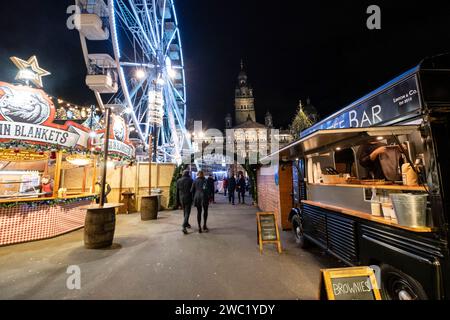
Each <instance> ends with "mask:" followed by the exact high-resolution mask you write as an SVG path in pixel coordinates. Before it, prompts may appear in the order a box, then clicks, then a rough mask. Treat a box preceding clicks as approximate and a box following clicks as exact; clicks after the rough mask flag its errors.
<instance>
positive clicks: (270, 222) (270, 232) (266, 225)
mask: <svg viewBox="0 0 450 320" xmlns="http://www.w3.org/2000/svg"><path fill="white" fill-rule="evenodd" d="M256 220H257V225H258V244H259V248H260V252H262V249H263V244H264V243H274V244H276V245H277V247H278V252H279V253H281V242H280V234H279V232H278V225H277V223H276V219H275V213H274V212H258V213H257V214H256Z"/></svg>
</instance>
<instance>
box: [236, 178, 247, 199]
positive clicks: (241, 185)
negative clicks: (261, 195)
mask: <svg viewBox="0 0 450 320" xmlns="http://www.w3.org/2000/svg"><path fill="white" fill-rule="evenodd" d="M245 187H246V182H245V178H244V174H243V173H242V172H240V173H239V178H238V181H237V188H236V189H237V193H238V200H239V203H241V199H242V204H244V203H245V201H244V198H245Z"/></svg>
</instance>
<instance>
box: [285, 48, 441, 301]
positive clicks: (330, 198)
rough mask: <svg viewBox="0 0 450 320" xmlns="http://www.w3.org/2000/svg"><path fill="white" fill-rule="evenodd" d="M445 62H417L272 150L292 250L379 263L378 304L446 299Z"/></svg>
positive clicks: (353, 261)
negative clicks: (284, 180)
mask: <svg viewBox="0 0 450 320" xmlns="http://www.w3.org/2000/svg"><path fill="white" fill-rule="evenodd" d="M449 62H450V57H449V55H441V56H436V57H433V58H427V59H424V60H423V61H422V62H421V63H420V64H419V65H418V66H417V67H415V68H413V69H411V70H409V71H407V72H405V73H404V74H402V75H400V76H398V77H397V78H395V79H393V80H392V81H390V82H388V83H386V84H385V85H383V86H381V87H380V88H378V89H377V90H375V91H373V92H371V93H369V94H367V95H366V96H364V97H362V98H361V99H359V100H357V101H356V102H354V103H352V104H350V105H348V106H347V107H345V108H343V109H342V110H340V111H338V112H336V113H335V114H333V115H331V116H329V117H327V118H325V119H323V120H322V121H320V122H318V123H316V124H315V125H313V126H312V127H310V128H308V129H307V130H305V131H303V132H302V133H301V136H300V138H299V140H297V141H295V142H293V143H291V144H290V145H288V146H286V147H285V148H283V149H281V150H280V151H279V152H278V153H277V156H279V158H280V161H281V162H282V163H283V162H292V163H293V164H294V165H293V176H294V179H293V181H294V183H293V186H294V187H293V188H294V190H293V202H294V209H292V211H291V213H290V215H289V221H290V222H291V223H292V229H293V232H294V234H295V238H296V240H297V242H298V243H299V245H300V246H301V247H302V248H307V246H308V245H311V244H314V245H316V246H319V247H320V248H322V249H324V250H325V251H326V252H328V253H329V254H331V255H333V256H335V257H336V258H338V259H339V260H341V261H342V262H344V263H345V264H347V265H349V266H358V265H366V266H374V265H376V266H379V267H380V269H381V289H382V292H383V295H384V298H386V299H394V300H396V299H400V300H412V299H449V298H450V259H449V247H448V241H449V226H448V220H449V217H450V172H449V170H450V154H449V150H450V122H449V118H450V63H449Z"/></svg>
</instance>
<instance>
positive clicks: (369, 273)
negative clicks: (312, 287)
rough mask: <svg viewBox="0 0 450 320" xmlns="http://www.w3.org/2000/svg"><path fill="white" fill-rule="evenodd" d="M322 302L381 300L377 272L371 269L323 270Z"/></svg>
mask: <svg viewBox="0 0 450 320" xmlns="http://www.w3.org/2000/svg"><path fill="white" fill-rule="evenodd" d="M321 273H322V275H321V290H320V299H321V300H381V295H380V290H379V289H378V284H377V280H376V277H375V272H374V271H373V269H371V268H369V267H354V268H340V269H323V270H321Z"/></svg>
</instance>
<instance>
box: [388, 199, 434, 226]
mask: <svg viewBox="0 0 450 320" xmlns="http://www.w3.org/2000/svg"><path fill="white" fill-rule="evenodd" d="M427 197H428V196H427V195H426V194H423V195H422V194H419V195H418V194H409V193H399V194H391V199H392V204H393V205H394V211H395V215H396V216H397V220H398V224H400V225H402V226H405V227H425V226H426V225H427Z"/></svg>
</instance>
